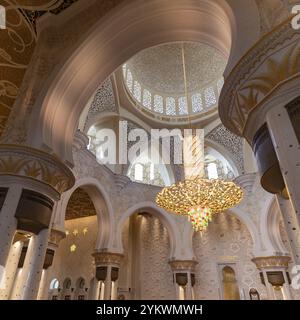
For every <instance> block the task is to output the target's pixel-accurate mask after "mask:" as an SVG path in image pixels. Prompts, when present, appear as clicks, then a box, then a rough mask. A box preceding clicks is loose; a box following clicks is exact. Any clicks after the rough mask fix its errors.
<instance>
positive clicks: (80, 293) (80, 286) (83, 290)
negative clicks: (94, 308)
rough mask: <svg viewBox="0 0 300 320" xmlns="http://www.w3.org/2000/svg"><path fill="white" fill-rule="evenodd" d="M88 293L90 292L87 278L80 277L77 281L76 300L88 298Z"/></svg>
mask: <svg viewBox="0 0 300 320" xmlns="http://www.w3.org/2000/svg"><path fill="white" fill-rule="evenodd" d="M87 293H88V288H87V287H86V283H85V280H84V278H82V277H80V278H79V279H77V281H76V288H75V292H74V300H86V298H87Z"/></svg>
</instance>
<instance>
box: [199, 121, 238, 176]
mask: <svg viewBox="0 0 300 320" xmlns="http://www.w3.org/2000/svg"><path fill="white" fill-rule="evenodd" d="M205 138H206V139H209V140H211V141H214V142H217V143H218V144H220V145H221V146H223V147H225V148H226V149H227V150H228V151H229V153H230V154H231V155H232V157H233V159H234V162H235V164H236V166H237V167H238V168H239V169H240V171H241V172H244V156H243V138H241V137H239V136H237V135H235V134H234V133H232V132H230V131H229V130H228V129H226V128H225V127H224V126H223V125H222V124H220V125H219V126H218V127H216V128H215V129H213V130H212V131H211V132H210V133H209V134H208V135H207V136H206V137H205Z"/></svg>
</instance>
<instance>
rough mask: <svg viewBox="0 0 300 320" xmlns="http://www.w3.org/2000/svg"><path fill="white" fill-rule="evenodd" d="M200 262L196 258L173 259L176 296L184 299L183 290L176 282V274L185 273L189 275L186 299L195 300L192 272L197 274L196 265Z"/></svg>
mask: <svg viewBox="0 0 300 320" xmlns="http://www.w3.org/2000/svg"><path fill="white" fill-rule="evenodd" d="M197 264H198V262H197V261H195V260H172V261H170V266H171V269H172V271H173V277H174V284H175V292H174V294H175V298H176V300H182V290H181V288H182V287H180V286H179V284H178V283H176V274H177V273H184V274H186V276H187V283H186V285H185V288H184V289H185V290H184V300H194V294H193V285H192V273H193V274H195V266H196V265H197Z"/></svg>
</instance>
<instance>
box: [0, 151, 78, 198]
mask: <svg viewBox="0 0 300 320" xmlns="http://www.w3.org/2000/svg"><path fill="white" fill-rule="evenodd" d="M0 175H13V176H19V177H20V176H21V177H26V178H30V179H34V180H37V181H40V182H42V183H44V184H46V185H48V186H50V187H52V188H53V189H54V190H56V191H57V192H58V193H59V194H62V193H63V192H65V191H67V190H69V189H70V188H72V187H73V185H74V184H75V178H74V175H73V173H72V171H71V170H70V169H69V168H68V167H67V166H66V165H65V164H63V163H62V162H61V161H60V160H59V159H58V158H57V157H55V156H53V155H50V154H48V153H46V152H44V151H41V150H37V149H34V148H31V147H27V146H21V145H0Z"/></svg>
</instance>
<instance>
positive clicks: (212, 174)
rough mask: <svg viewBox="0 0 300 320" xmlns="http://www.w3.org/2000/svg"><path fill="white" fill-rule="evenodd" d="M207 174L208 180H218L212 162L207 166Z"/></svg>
mask: <svg viewBox="0 0 300 320" xmlns="http://www.w3.org/2000/svg"><path fill="white" fill-rule="evenodd" d="M207 173H208V179H218V178H219V175H218V169H217V165H216V164H215V163H214V162H212V163H209V164H208V166H207Z"/></svg>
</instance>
